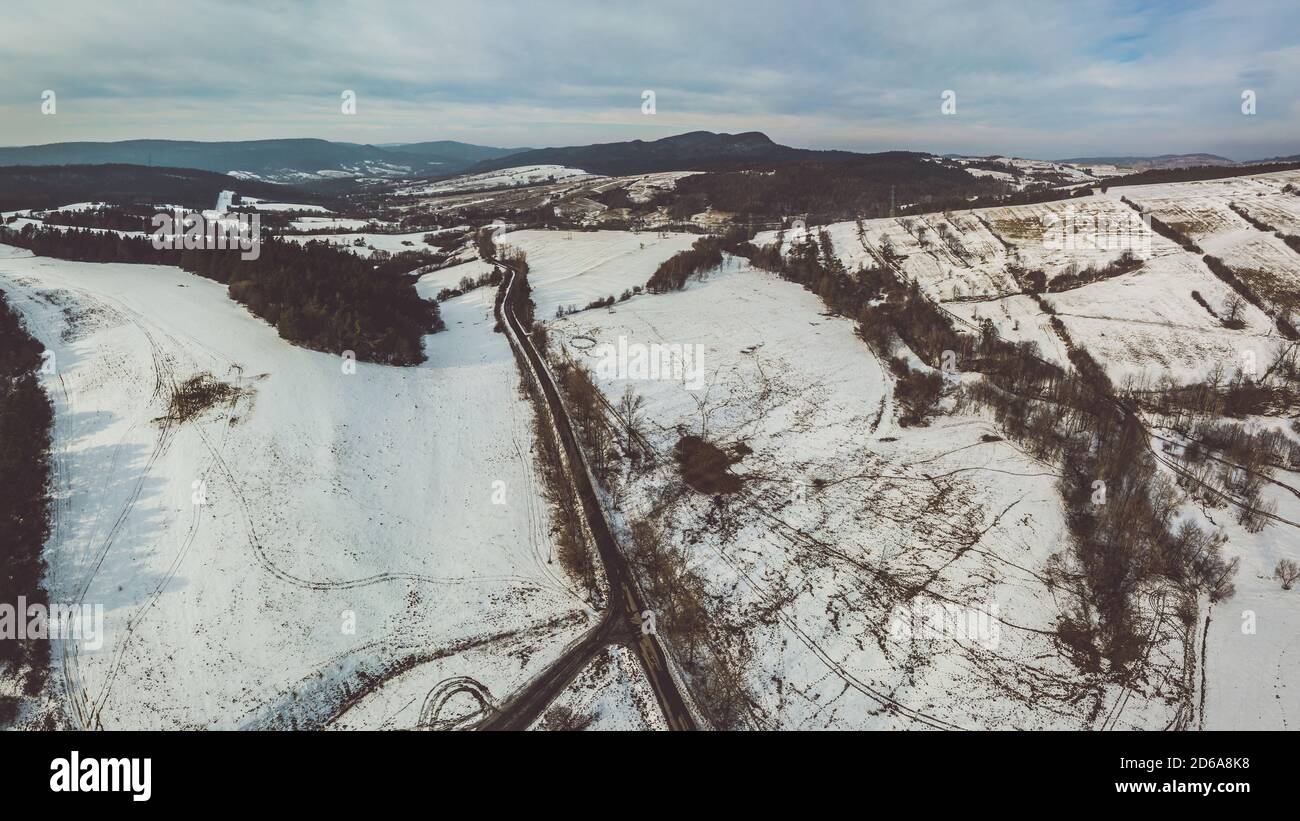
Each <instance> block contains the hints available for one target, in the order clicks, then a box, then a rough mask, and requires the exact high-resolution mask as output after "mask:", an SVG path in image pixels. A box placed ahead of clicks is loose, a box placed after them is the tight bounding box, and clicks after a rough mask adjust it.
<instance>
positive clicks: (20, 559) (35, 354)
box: [0, 291, 54, 727]
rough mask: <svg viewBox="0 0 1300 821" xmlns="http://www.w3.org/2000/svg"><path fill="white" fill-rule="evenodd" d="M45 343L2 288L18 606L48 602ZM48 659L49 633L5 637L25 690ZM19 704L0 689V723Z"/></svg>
mask: <svg viewBox="0 0 1300 821" xmlns="http://www.w3.org/2000/svg"><path fill="white" fill-rule="evenodd" d="M43 350H44V348H43V347H42V345H41V344H40V343H39V342H37V341H36V340H35V339H33V338H32V337H31V336H30V335H29V334H28V333H27V331H26V329H25V328H24V327H23V323H22V320H21V318H20V317H19V315H18V313H17V312H16V311H14V310H13V308H11V307H10V306H9V304H8V302H7V301H6V299H5V294H4V292H3V291H0V351H4V356H3V357H0V533H2V534H4V535H3V541H4V549H3V550H0V602H2V603H4V604H7V605H9V606H11V607H14V608H16V607H17V606H18V597H19V596H22V597H24V598H25V599H26V601H27V604H28V605H31V604H40V605H46V606H48V604H49V597H48V595H47V594H46V591H45V589H44V587H43V586H42V579H43V578H44V575H45V560H44V558H43V557H42V550H43V548H44V546H45V539H46V537H47V536H48V535H49V529H50V525H49V522H50V498H49V488H50V460H49V452H50V436H51V428H52V425H53V423H54V409H53V406H52V405H51V404H50V400H49V397H48V396H46V394H45V390H44V388H42V387H41V384H40V381H39V378H38V376H37V373H38V371H39V369H40V367H41V365H42V362H43V360H42V351H43ZM16 617H17V618H18V619H26V618H27V614H26V613H17V614H16ZM49 663H50V643H49V642H48V641H46V640H44V639H24V640H18V639H16V638H14V639H3V640H0V671H2V672H3V673H4V674H5V676H6V677H10V678H18V679H21V683H22V691H23V692H24V693H25V694H26V695H28V696H35V695H36V694H37V693H39V692H40V690H41V688H42V687H43V686H44V684H45V679H46V675H47V672H48V670H49ZM17 710H18V699H17V698H16V697H14V696H10V695H7V694H6V695H0V727H5V726H7V725H10V724H12V723H13V721H14V719H15V718H16V716H17Z"/></svg>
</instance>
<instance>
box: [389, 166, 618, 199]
mask: <svg viewBox="0 0 1300 821" xmlns="http://www.w3.org/2000/svg"><path fill="white" fill-rule="evenodd" d="M595 178H596V175H594V174H588V173H587V172H586V171H583V170H582V169H580V168H567V167H565V166H563V165H522V166H518V167H516V168H503V169H501V170H500V171H488V172H486V173H483V174H466V175H463V176H460V177H452V178H451V179H448V180H442V181H441V182H434V183H424V184H421V185H412V186H408V187H405V188H399V189H397V190H396V191H395V192H394V193H395V194H397V195H398V196H419V197H427V196H435V195H439V194H455V193H459V192H462V191H483V190H486V189H490V188H514V187H521V186H526V185H537V184H538V183H544V182H562V181H563V182H573V181H578V180H586V179H595Z"/></svg>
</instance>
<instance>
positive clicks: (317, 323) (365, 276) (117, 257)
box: [0, 224, 446, 365]
mask: <svg viewBox="0 0 1300 821" xmlns="http://www.w3.org/2000/svg"><path fill="white" fill-rule="evenodd" d="M0 239H3V240H4V241H5V242H8V243H11V244H13V245H18V246H20V247H23V248H27V249H29V250H31V251H32V252H33V253H35V254H38V255H41V256H51V257H57V258H59V259H70V260H76V261H79V262H128V263H143V264H153V265H174V266H179V267H180V268H181V269H183V270H185V271H188V272H190V273H192V274H197V275H198V276H202V277H206V278H208V279H212V280H215V281H217V282H220V283H223V284H225V285H227V286H228V292H229V295H230V297H231V298H232V299H234V300H236V301H237V302H239V303H241V304H243V305H245V306H246V307H247V308H248V310H249V311H250V312H252V313H253V314H254V315H256V316H259V317H261V318H262V319H265V320H266V321H267V322H269V323H271V324H272V325H274V326H275V327H276V329H277V330H278V331H279V333H280V336H281V337H282V338H283V339H285V340H286V341H288V342H292V343H294V344H296V345H302V346H303V347H306V348H311V349H313V350H318V351H325V352H327V353H333V354H341V353H342V352H344V351H352V352H353V353H354V354H355V356H356V358H357V359H358V360H361V361H365V362H378V363H382V364H387V365H414V364H418V363H420V362H423V361H424V351H423V345H422V337H423V336H424V335H425V334H431V333H436V332H437V331H441V330H443V329H444V328H445V327H446V326H445V325H444V323H443V321H442V318H441V316H440V315H439V311H438V305H437V303H436V302H433V301H429V300H425V299H422V298H421V297H420V296H419V294H418V293H417V292H416V290H415V280H416V277H414V276H412V275H409V274H398V273H395V272H393V271H392V270H391V269H390V268H388V267H387V266H385V264H384V262H385V261H387V258H386V259H385V261H381V262H380V263H379V264H375V263H373V262H371V261H369V260H366V259H363V258H361V257H359V256H357V255H355V254H352V253H350V252H348V251H346V250H343V249H341V248H338V247H336V246H333V245H331V244H329V243H327V242H320V241H313V242H307V243H304V244H301V245H300V244H298V243H295V242H291V241H287V240H281V239H276V238H274V237H268V238H264V239H262V240H261V241H260V254H259V255H258V256H257V258H256V259H243V258H242V252H241V251H240V250H239V249H237V248H236V249H228V250H222V249H211V248H209V249H199V250H170V249H165V248H164V249H157V248H154V246H153V243H152V241H151V239H150V238H148V237H130V236H119V235H118V234H115V233H112V232H102V231H100V232H97V231H89V230H59V229H52V228H37V227H35V226H33V225H31V224H28V225H25V226H23V229H22V230H21V231H18V232H15V231H13V230H11V229H0Z"/></svg>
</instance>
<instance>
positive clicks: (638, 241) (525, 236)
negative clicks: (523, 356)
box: [497, 231, 699, 319]
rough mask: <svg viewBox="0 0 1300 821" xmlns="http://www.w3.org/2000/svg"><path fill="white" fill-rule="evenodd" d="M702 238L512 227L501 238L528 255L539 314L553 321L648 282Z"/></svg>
mask: <svg viewBox="0 0 1300 821" xmlns="http://www.w3.org/2000/svg"><path fill="white" fill-rule="evenodd" d="M697 239H699V237H698V236H696V235H695V234H673V233H669V234H660V233H658V232H654V231H642V232H640V233H634V232H631V231H512V232H509V233H503V234H500V235H499V236H498V238H497V242H498V243H499V244H501V245H506V246H511V247H515V248H521V249H523V250H524V251H526V252H527V253H528V269H529V270H528V282H529V284H530V285H531V286H532V287H533V291H534V293H533V301H534V302H535V303H536V305H537V311H536V315H537V317H538V318H539V319H550V318H552V317H554V316H555V311H556V309H557V308H559V307H560V306H561V305H564V306H570V305H576V306H577V307H579V308H583V307H586V305H587V304H588V303H590V302H592V301H593V300H597V299H604V298H605V297H608V296H613V297H614V298H615V299H617V298H618V297H619V296H620V295H621V294H622V293H623V292H624V291H626V290H629V289H631V288H634V287H636V286H638V285H640V286H644V285H645V283H646V280H648V279H649V278H650V275H651V274H653V273H654V271H655V269H656V268H658V267H659V265H660V263H662V262H663V261H664V260H666V259H668V258H669V257H671V256H672V255H673V254H676V253H678V252H680V251H685V250H686V249H687V248H690V247H691V244H692V243H693V242H695V240H697Z"/></svg>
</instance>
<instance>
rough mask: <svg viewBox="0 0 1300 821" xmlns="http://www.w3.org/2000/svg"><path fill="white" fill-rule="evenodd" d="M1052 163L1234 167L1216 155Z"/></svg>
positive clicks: (1076, 158)
mask: <svg viewBox="0 0 1300 821" xmlns="http://www.w3.org/2000/svg"><path fill="white" fill-rule="evenodd" d="M1054 162H1066V163H1070V164H1071V165H1119V166H1126V167H1130V168H1142V169H1155V168H1192V167H1196V166H1203V165H1236V164H1237V161H1236V160H1230V159H1228V158H1227V157H1220V156H1219V155H1218V154H1158V155H1156V156H1152V157H1073V158H1070V159H1066V160H1055V161H1054Z"/></svg>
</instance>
